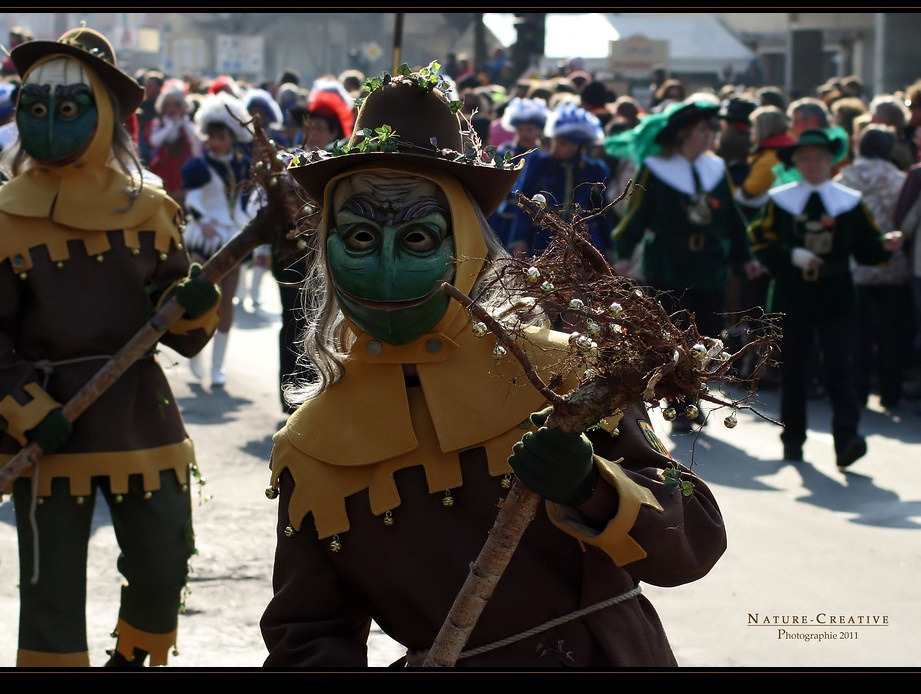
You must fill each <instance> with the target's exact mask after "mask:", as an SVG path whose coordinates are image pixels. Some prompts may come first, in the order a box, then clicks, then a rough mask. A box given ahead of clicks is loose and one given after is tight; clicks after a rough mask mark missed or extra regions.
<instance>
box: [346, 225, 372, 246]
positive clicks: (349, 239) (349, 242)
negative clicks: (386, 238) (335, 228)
mask: <svg viewBox="0 0 921 694" xmlns="http://www.w3.org/2000/svg"><path fill="white" fill-rule="evenodd" d="M343 241H345V245H346V247H347V248H349V250H352V251H359V252H360V251H367V250H371V249H373V248H376V247H377V245H378V243H379V240H378V235H377V234H376V233H375V231H374V230H373V229H371V228H370V227H368V226H365V225H359V226H356V227H354V228H352V229H350V230H349V231H348V233H346V234H345V235H344V236H343Z"/></svg>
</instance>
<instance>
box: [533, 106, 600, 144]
mask: <svg viewBox="0 0 921 694" xmlns="http://www.w3.org/2000/svg"><path fill="white" fill-rule="evenodd" d="M544 134H545V135H547V136H548V137H567V138H569V139H570V140H575V141H576V142H579V143H580V144H584V145H600V144H602V143H603V142H604V127H603V126H602V125H601V121H600V120H598V117H597V116H596V115H595V114H593V113H589V112H588V111H586V110H585V109H584V108H582V107H581V106H577V105H576V104H574V103H569V102H567V103H563V104H560V105H559V106H558V107H557V108H556V109H555V110H554V111H553V112H552V113H551V114H550V118H549V119H548V120H547V125H546V127H545V128H544Z"/></svg>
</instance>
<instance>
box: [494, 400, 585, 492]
mask: <svg viewBox="0 0 921 694" xmlns="http://www.w3.org/2000/svg"><path fill="white" fill-rule="evenodd" d="M551 412H553V408H552V407H547V408H545V409H543V410H541V411H540V412H535V413H534V414H532V415H531V421H532V422H533V423H534V424H536V425H537V426H538V427H540V428H539V429H538V430H537V431H536V432H534V431H529V432H527V433H526V434H525V435H524V436H523V437H522V438H521V441H519V442H518V443H516V444H515V445H514V446H513V447H512V451H513V453H512V455H511V456H510V457H509V459H508V463H509V465H511V467H512V470H514V471H515V474H516V475H517V476H518V479H519V480H521V483H522V484H523V485H524V486H525V487H527V488H528V489H529V490H530V491H531V492H533V493H535V494H539V495H540V496H542V497H544V498H545V499H549V500H550V501H555V502H557V503H559V504H566V505H567V506H578V505H579V504H581V503H584V502H585V501H587V500H588V498H589V497H590V496H591V495H592V491H593V490H594V489H595V482H596V480H597V478H598V471H597V470H596V469H595V463H594V460H593V454H594V449H593V448H592V442H591V441H589V440H588V437H587V436H586V435H585V434H570V433H567V432H565V431H560V430H559V429H555V428H553V427H545V426H544V423H545V422H546V421H547V417H549V416H550V413H551Z"/></svg>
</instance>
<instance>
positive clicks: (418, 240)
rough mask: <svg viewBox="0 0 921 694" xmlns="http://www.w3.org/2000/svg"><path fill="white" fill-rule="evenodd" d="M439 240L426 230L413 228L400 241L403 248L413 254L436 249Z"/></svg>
mask: <svg viewBox="0 0 921 694" xmlns="http://www.w3.org/2000/svg"><path fill="white" fill-rule="evenodd" d="M440 241H441V239H440V238H439V237H438V235H437V234H434V233H432V232H431V231H429V230H428V229H424V228H421V227H414V228H412V229H410V230H409V231H408V232H407V233H406V234H405V235H404V236H403V239H402V243H403V246H404V247H405V248H406V249H407V250H410V251H412V252H413V253H428V252H430V251H433V250H435V249H436V248H438V244H439V242H440Z"/></svg>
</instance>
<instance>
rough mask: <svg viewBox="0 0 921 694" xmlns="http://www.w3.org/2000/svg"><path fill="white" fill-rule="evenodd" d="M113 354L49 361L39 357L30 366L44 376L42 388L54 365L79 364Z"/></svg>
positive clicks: (106, 357)
mask: <svg viewBox="0 0 921 694" xmlns="http://www.w3.org/2000/svg"><path fill="white" fill-rule="evenodd" d="M114 356H115V355H114V354H97V355H96V356H92V357H75V358H73V359H61V360H60V361H51V360H50V359H39V360H38V361H33V362H32V366H34V367H35V368H36V369H37V370H38V371H41V372H42V373H43V374H44V375H45V377H44V379H43V380H42V388H44V387H46V386H47V385H48V379H49V378H51V374H53V373H54V367H56V366H66V365H68V364H81V363H83V362H87V361H96V360H99V359H111V358H112V357H114Z"/></svg>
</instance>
